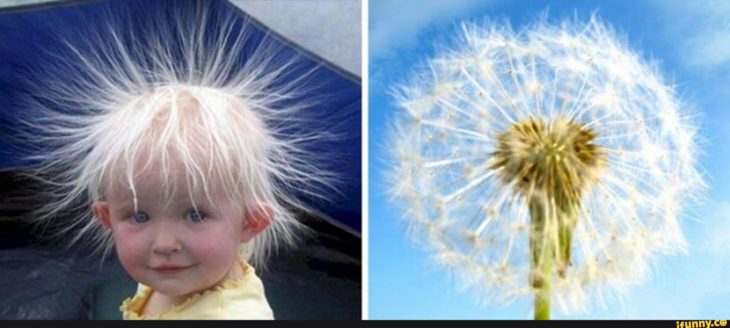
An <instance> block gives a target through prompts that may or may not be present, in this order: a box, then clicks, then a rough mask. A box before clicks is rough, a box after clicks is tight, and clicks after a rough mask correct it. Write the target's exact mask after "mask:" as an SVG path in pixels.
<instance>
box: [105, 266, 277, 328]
mask: <svg viewBox="0 0 730 328" xmlns="http://www.w3.org/2000/svg"><path fill="white" fill-rule="evenodd" d="M240 263H241V269H243V277H241V278H237V279H228V280H226V281H224V282H223V283H222V284H220V285H219V286H217V287H214V288H212V289H209V290H206V291H203V292H200V293H196V294H193V295H192V296H190V297H189V298H188V299H187V300H185V301H184V302H183V303H181V304H179V305H177V306H175V307H173V308H171V309H169V310H167V311H165V312H162V313H158V314H156V315H153V316H146V315H143V314H142V312H143V310H144V307H145V304H147V301H148V300H149V298H150V296H151V295H152V288H150V287H148V286H145V285H143V284H139V286H138V288H137V293H136V294H135V295H134V297H132V298H127V299H126V300H124V302H123V303H122V306H120V307H119V310H120V311H122V317H123V318H124V320H155V319H158V320H201V319H214V320H215V319H222V320H226V319H230V320H238V319H249V320H273V319H274V314H273V312H272V311H271V307H270V306H269V302H268V301H267V300H266V295H265V294H264V285H263V284H262V283H261V279H259V277H257V276H256V273H255V272H254V269H253V267H251V266H250V265H249V264H248V263H246V262H245V261H243V260H242V261H240Z"/></svg>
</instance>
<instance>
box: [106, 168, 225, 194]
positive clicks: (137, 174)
mask: <svg viewBox="0 0 730 328" xmlns="http://www.w3.org/2000/svg"><path fill="white" fill-rule="evenodd" d="M132 172H133V173H132V176H133V178H132V179H131V180H130V179H128V178H126V175H118V176H117V177H116V178H115V179H112V180H110V181H109V185H108V187H109V188H108V189H107V190H108V196H111V197H114V198H118V199H130V198H135V197H136V198H137V199H138V200H139V199H147V200H156V201H178V200H190V199H192V200H195V201H201V202H202V201H208V202H211V201H216V200H222V199H235V198H238V197H235V196H234V195H233V194H237V193H235V192H232V191H231V190H227V189H226V188H224V186H223V183H222V181H221V179H220V178H219V177H216V176H215V175H214V174H211V175H209V176H197V177H191V176H190V175H188V174H187V173H186V172H185V170H184V169H181V168H180V167H179V166H178V165H172V166H170V167H168V168H165V169H163V168H162V167H160V165H155V164H154V162H151V164H149V165H147V166H146V167H141V168H139V167H138V168H136V170H133V171H132Z"/></svg>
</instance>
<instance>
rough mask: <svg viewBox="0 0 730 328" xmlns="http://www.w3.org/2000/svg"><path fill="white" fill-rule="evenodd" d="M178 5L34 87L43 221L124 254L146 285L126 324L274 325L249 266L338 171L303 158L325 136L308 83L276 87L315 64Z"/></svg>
mask: <svg viewBox="0 0 730 328" xmlns="http://www.w3.org/2000/svg"><path fill="white" fill-rule="evenodd" d="M175 3H176V4H179V3H180V2H175ZM182 3H183V4H188V6H185V5H183V6H181V8H172V9H170V11H169V12H168V13H167V15H168V16H167V17H166V16H163V17H160V18H159V19H158V20H155V21H150V20H146V21H145V20H139V21H135V24H147V25H144V26H142V27H141V28H140V27H139V26H137V25H135V26H134V28H131V27H130V26H125V25H124V23H123V22H121V21H118V22H117V23H116V24H118V25H117V26H113V28H110V29H109V31H107V33H108V35H107V36H106V37H105V38H98V37H96V38H94V37H92V38H90V39H88V40H86V41H85V42H81V43H79V44H72V43H68V46H69V49H70V50H71V51H70V53H71V54H73V56H75V57H72V58H70V59H68V60H67V61H62V62H60V63H53V65H50V66H48V69H47V70H46V75H47V76H49V77H53V78H55V79H56V80H53V78H49V79H47V80H45V81H43V82H38V86H39V87H38V90H42V92H41V93H39V94H41V96H38V98H40V100H38V101H35V102H31V104H32V105H33V106H34V107H32V108H30V112H33V115H34V117H33V118H32V119H28V120H26V123H27V127H28V128H29V129H31V130H32V131H41V133H39V134H37V137H35V138H33V140H34V141H38V144H39V145H41V146H40V147H41V148H42V150H43V151H42V152H39V153H38V154H37V155H36V157H35V158H34V160H36V161H38V162H39V163H40V164H39V166H38V170H37V172H36V177H38V178H40V179H41V180H42V181H43V182H45V185H46V187H47V190H48V195H49V197H50V198H49V199H50V200H49V201H48V203H47V205H46V206H44V207H43V208H41V209H39V210H38V211H36V212H35V213H34V215H35V217H36V219H37V220H38V221H39V222H40V223H41V224H43V225H44V226H49V227H51V226H52V227H56V228H59V227H60V229H59V230H56V232H58V233H59V234H60V235H63V236H65V235H67V234H69V233H70V232H73V233H74V235H73V236H75V237H74V238H72V239H71V240H70V241H71V242H72V243H74V242H80V241H88V242H89V243H91V244H92V245H95V246H97V247H99V248H100V249H104V250H105V251H108V250H109V247H111V246H112V245H113V246H114V247H115V249H116V252H117V254H118V257H119V260H120V261H121V264H122V266H123V267H124V269H125V270H126V271H127V272H128V273H129V275H130V276H131V277H132V278H134V279H135V280H136V281H137V282H139V286H138V289H137V293H136V295H134V296H133V297H132V298H129V299H127V300H125V301H124V302H123V304H122V306H121V311H122V312H123V317H124V318H125V319H273V318H274V315H273V313H272V310H271V308H270V307H269V304H268V302H267V300H266V296H265V294H264V288H263V285H262V283H261V280H260V279H259V278H258V277H257V276H256V274H255V272H254V268H253V266H252V265H261V264H263V261H264V260H265V259H266V258H267V256H268V254H269V253H270V252H271V251H272V250H273V249H275V248H276V247H278V246H280V245H282V244H290V243H291V242H292V241H293V240H295V238H296V236H298V235H299V234H300V232H302V231H303V230H304V228H303V225H302V224H301V223H300V222H299V221H298V220H297V216H296V215H295V213H298V212H301V211H310V210H311V209H310V207H308V206H307V205H306V204H304V203H303V202H301V201H300V200H298V198H297V196H299V195H303V194H306V195H308V196H309V197H311V196H314V197H323V194H324V191H325V190H329V189H328V188H329V186H330V182H331V181H332V177H333V176H332V174H330V173H329V172H327V171H326V170H322V169H321V167H320V166H318V165H317V164H316V163H317V161H313V160H312V156H313V155H312V154H310V153H309V152H308V151H306V147H307V145H309V144H310V143H311V142H313V141H316V140H318V139H319V138H320V137H321V135H320V134H319V132H316V131H315V132H312V131H308V130H307V129H306V128H304V127H303V126H302V124H303V123H304V122H306V119H305V118H304V116H303V114H302V113H303V111H302V109H305V108H307V107H308V106H309V105H311V104H309V103H304V102H302V101H298V102H297V101H293V99H294V100H296V99H301V98H302V96H301V95H302V94H303V92H304V91H303V90H302V85H303V84H304V82H305V81H307V80H308V79H307V75H306V74H305V75H303V76H304V77H302V76H299V77H298V78H291V76H290V78H288V79H286V80H283V79H282V77H283V76H287V74H289V73H290V72H292V71H297V70H300V71H302V72H305V73H306V72H310V73H311V72H312V69H311V68H306V67H304V69H303V68H302V65H303V64H302V63H301V62H299V61H298V60H297V58H294V57H292V56H283V55H282V52H281V50H282V49H281V47H282V46H281V45H278V44H276V43H274V42H272V41H271V40H270V39H267V38H264V39H256V38H250V35H248V34H247V33H249V31H247V30H246V28H247V27H246V23H245V22H243V23H241V22H240V21H239V20H237V19H236V18H234V17H232V16H231V15H229V14H227V13H225V12H219V11H218V9H216V8H208V7H205V4H207V3H208V2H182ZM189 4H192V6H189ZM120 16H121V17H124V16H123V14H120ZM130 17H131V16H130ZM211 17H214V18H215V20H218V21H219V23H217V24H213V23H211V24H212V25H206V23H205V22H208V21H209V20H210V18H211ZM211 21H212V20H211ZM167 22H173V23H172V25H167ZM191 22H194V23H191ZM211 26H212V27H211ZM234 27H236V28H243V32H238V31H237V30H236V29H235V28H234ZM140 31H141V32H140ZM252 40H256V41H252ZM251 42H255V44H254V45H253V46H252V45H251V44H250V43H251ZM140 47H142V48H140ZM250 49H254V50H253V52H252V53H251V50H250ZM244 51H248V52H249V53H248V54H247V55H246V57H245V61H242V60H241V59H240V57H238V56H237V54H240V53H243V52H244ZM56 58H57V57H56ZM305 66H306V65H305ZM58 67H61V68H62V69H63V72H64V73H65V74H61V73H58V74H54V73H57V72H54V71H53V69H55V68H58ZM237 67H238V68H237ZM68 71H71V72H77V73H78V74H76V75H75V77H74V79H75V80H74V81H73V82H72V83H70V82H68V81H63V80H61V79H63V78H64V77H65V76H67V75H68ZM34 133H37V132H34ZM49 145H50V148H48V147H49ZM89 203H91V205H90V207H91V211H88V210H86V211H82V212H81V214H79V215H75V216H69V214H68V213H73V210H74V209H78V208H82V207H84V206H89V205H88V204H89Z"/></svg>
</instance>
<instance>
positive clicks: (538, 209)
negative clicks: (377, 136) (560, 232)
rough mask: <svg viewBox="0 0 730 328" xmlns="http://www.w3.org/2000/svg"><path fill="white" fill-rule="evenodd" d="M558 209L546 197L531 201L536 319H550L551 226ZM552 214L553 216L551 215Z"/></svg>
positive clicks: (531, 267)
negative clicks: (553, 207) (552, 206)
mask: <svg viewBox="0 0 730 328" xmlns="http://www.w3.org/2000/svg"><path fill="white" fill-rule="evenodd" d="M555 213H556V211H555V210H554V209H552V208H551V206H550V204H549V202H546V201H545V200H544V199H542V200H539V199H533V200H531V201H530V220H531V221H530V227H531V229H530V253H531V254H532V261H531V262H530V282H531V284H532V287H533V288H534V289H535V320H549V319H550V280H551V278H552V271H553V256H554V255H553V254H554V252H553V251H552V248H553V247H554V245H553V243H551V242H550V238H549V236H550V235H551V233H550V232H551V231H550V230H552V229H551V227H553V226H554V225H555V219H556V218H555V217H554V215H555ZM551 215H552V216H553V217H551Z"/></svg>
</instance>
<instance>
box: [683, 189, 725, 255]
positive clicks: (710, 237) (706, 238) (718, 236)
mask: <svg viewBox="0 0 730 328" xmlns="http://www.w3.org/2000/svg"><path fill="white" fill-rule="evenodd" d="M705 208H706V210H705V211H703V215H704V216H705V217H706V218H707V220H703V222H701V223H698V224H702V225H703V229H700V231H702V233H700V234H698V236H697V240H696V241H695V243H694V244H695V247H694V248H695V249H694V250H695V251H700V252H702V253H705V254H708V255H711V256H715V257H716V258H717V259H718V260H722V261H725V262H726V263H727V262H730V203H729V202H719V201H711V202H709V203H708V204H707V206H706V207H705ZM690 251H692V250H690Z"/></svg>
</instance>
